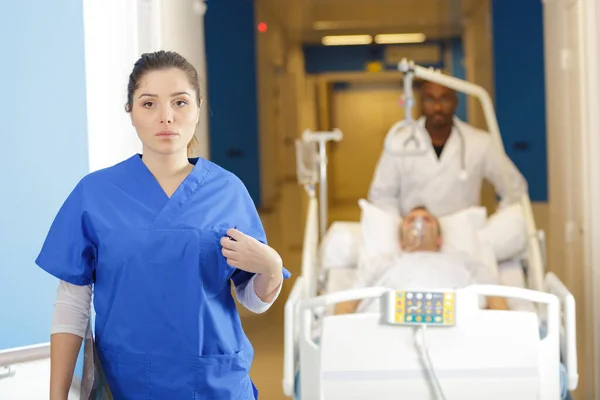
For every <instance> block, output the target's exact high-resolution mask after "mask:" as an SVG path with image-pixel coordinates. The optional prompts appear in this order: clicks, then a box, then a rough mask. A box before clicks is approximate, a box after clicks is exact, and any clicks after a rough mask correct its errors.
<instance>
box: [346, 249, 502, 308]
mask: <svg viewBox="0 0 600 400" xmlns="http://www.w3.org/2000/svg"><path fill="white" fill-rule="evenodd" d="M473 284H496V279H495V278H494V277H493V276H492V275H491V274H490V272H489V268H487V267H486V266H485V265H483V264H481V263H480V262H477V261H476V260H473V259H472V258H470V257H469V256H467V255H463V254H461V253H441V252H413V253H403V254H402V255H399V256H385V257H379V258H377V259H373V260H371V261H370V262H367V263H365V264H364V265H363V266H362V267H361V268H360V269H359V271H358V273H357V279H356V283H355V287H356V288H361V287H372V286H377V287H385V288H388V289H392V290H435V289H457V288H463V287H466V286H469V285H473ZM357 312H379V301H378V300H377V299H375V300H365V301H363V302H361V303H360V304H359V306H358V309H357Z"/></svg>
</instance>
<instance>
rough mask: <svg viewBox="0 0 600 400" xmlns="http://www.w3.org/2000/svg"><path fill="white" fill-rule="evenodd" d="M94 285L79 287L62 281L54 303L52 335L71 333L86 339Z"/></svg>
mask: <svg viewBox="0 0 600 400" xmlns="http://www.w3.org/2000/svg"><path fill="white" fill-rule="evenodd" d="M91 303H92V285H87V286H77V285H73V284H71V283H68V282H65V281H62V280H61V281H60V283H59V284H58V290H57V294H56V301H55V302H54V317H53V319H52V329H51V331H50V334H55V333H70V334H73V335H77V336H80V337H81V338H84V337H85V332H86V329H87V323H88V318H89V316H90V312H91V308H92V304H91Z"/></svg>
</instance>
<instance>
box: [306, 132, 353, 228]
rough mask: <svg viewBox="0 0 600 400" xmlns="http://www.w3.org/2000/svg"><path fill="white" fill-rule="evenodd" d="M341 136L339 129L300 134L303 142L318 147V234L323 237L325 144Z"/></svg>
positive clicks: (339, 139) (325, 200)
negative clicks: (312, 143)
mask: <svg viewBox="0 0 600 400" xmlns="http://www.w3.org/2000/svg"><path fill="white" fill-rule="evenodd" d="M342 137H343V134H342V131H340V130H339V129H334V130H333V131H328V132H312V131H310V130H308V129H307V130H305V131H304V133H303V134H302V140H303V141H304V142H316V143H317V144H318V145H319V203H320V204H319V205H320V207H321V208H320V218H319V219H320V234H321V237H323V236H325V232H326V231H327V222H328V221H327V219H328V216H327V199H328V197H327V147H326V146H327V142H331V141H334V142H339V141H341V140H342Z"/></svg>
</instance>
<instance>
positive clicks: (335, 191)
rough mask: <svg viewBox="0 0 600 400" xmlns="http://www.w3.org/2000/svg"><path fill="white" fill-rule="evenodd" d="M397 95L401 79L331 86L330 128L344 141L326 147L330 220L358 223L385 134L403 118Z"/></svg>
mask: <svg viewBox="0 0 600 400" xmlns="http://www.w3.org/2000/svg"><path fill="white" fill-rule="evenodd" d="M417 94H418V93H415V95H417ZM401 96H402V82H401V80H398V81H396V82H393V81H390V82H377V83H371V82H364V83H340V84H334V85H333V88H332V93H331V126H332V127H335V128H339V129H340V130H341V131H342V132H343V134H344V137H343V139H342V141H341V142H338V143H332V144H330V145H329V146H330V147H329V165H328V169H329V171H328V174H329V208H330V212H329V220H330V221H336V220H354V221H358V220H359V219H360V210H359V207H358V204H357V202H358V200H359V199H361V198H366V197H367V195H368V191H369V186H370V184H371V180H372V179H373V174H374V172H375V167H376V165H377V161H378V159H379V157H380V155H381V152H382V150H383V142H384V139H385V136H386V134H387V132H388V130H389V129H390V128H391V127H392V125H394V124H395V123H396V122H398V121H400V120H402V119H403V118H404V109H403V107H402V106H401V104H400V100H401ZM417 103H418V102H417ZM414 114H415V115H418V110H415V113H414Z"/></svg>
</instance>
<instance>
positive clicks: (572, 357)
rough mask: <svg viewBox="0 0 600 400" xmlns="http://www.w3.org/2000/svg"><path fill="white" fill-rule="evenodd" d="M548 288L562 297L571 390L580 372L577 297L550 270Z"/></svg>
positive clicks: (564, 354) (563, 345)
mask: <svg viewBox="0 0 600 400" xmlns="http://www.w3.org/2000/svg"><path fill="white" fill-rule="evenodd" d="M545 283H546V290H547V291H548V292H549V293H552V294H554V295H555V296H557V297H558V298H559V299H560V302H561V304H562V308H563V309H562V317H563V324H562V325H561V326H562V328H563V329H562V332H561V338H560V339H561V340H560V346H561V355H562V358H563V363H564V364H565V368H566V370H567V387H568V389H569V390H575V389H577V385H578V382H579V374H578V372H577V331H576V323H575V318H576V314H575V298H574V297H573V295H572V294H571V292H569V289H567V287H566V286H565V285H564V284H563V283H562V282H561V281H560V279H558V277H557V276H556V275H555V274H554V273H552V272H548V274H546V282H545Z"/></svg>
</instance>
